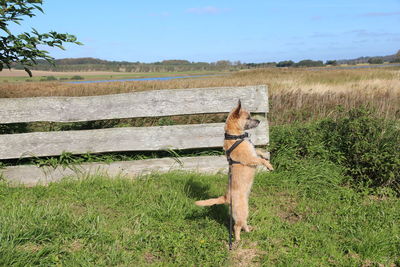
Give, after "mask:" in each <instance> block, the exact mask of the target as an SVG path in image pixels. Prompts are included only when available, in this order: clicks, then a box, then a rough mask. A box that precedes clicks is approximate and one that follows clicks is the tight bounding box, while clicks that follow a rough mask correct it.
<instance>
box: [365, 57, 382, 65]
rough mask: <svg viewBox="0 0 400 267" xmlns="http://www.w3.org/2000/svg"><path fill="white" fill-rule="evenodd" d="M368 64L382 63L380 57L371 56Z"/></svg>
mask: <svg viewBox="0 0 400 267" xmlns="http://www.w3.org/2000/svg"><path fill="white" fill-rule="evenodd" d="M368 63H369V64H383V59H382V58H380V57H373V58H370V59H368Z"/></svg>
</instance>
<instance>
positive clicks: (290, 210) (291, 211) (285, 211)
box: [276, 192, 303, 223]
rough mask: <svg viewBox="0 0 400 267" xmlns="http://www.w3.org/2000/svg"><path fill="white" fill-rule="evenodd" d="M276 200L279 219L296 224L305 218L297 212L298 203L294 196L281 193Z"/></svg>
mask: <svg viewBox="0 0 400 267" xmlns="http://www.w3.org/2000/svg"><path fill="white" fill-rule="evenodd" d="M276 199H277V215H278V217H279V218H281V219H282V220H284V221H287V222H288V223H296V222H298V221H300V220H301V219H302V218H303V216H302V214H300V213H298V212H296V211H295V210H296V207H297V204H298V203H297V200H296V199H295V197H294V196H292V195H289V194H287V193H284V192H279V193H277V194H276Z"/></svg>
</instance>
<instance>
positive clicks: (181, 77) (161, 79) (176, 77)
mask: <svg viewBox="0 0 400 267" xmlns="http://www.w3.org/2000/svg"><path fill="white" fill-rule="evenodd" d="M209 76H215V75H192V76H172V77H151V78H135V79H115V80H97V81H74V82H65V83H74V84H79V83H109V82H134V81H168V80H173V79H184V78H200V77H209Z"/></svg>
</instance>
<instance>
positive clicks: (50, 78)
mask: <svg viewBox="0 0 400 267" xmlns="http://www.w3.org/2000/svg"><path fill="white" fill-rule="evenodd" d="M46 81H57V78H56V77H54V76H47V77H46Z"/></svg>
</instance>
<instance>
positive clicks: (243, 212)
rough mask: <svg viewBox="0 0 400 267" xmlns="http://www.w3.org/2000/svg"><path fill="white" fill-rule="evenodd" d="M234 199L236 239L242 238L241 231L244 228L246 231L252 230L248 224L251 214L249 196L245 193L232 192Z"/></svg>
mask: <svg viewBox="0 0 400 267" xmlns="http://www.w3.org/2000/svg"><path fill="white" fill-rule="evenodd" d="M232 201H233V202H232V205H233V219H234V220H235V226H234V227H233V230H234V232H235V240H240V231H241V230H242V229H243V230H245V231H246V232H249V231H250V229H249V226H248V225H247V217H248V216H249V205H248V198H247V196H246V195H245V194H232Z"/></svg>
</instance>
